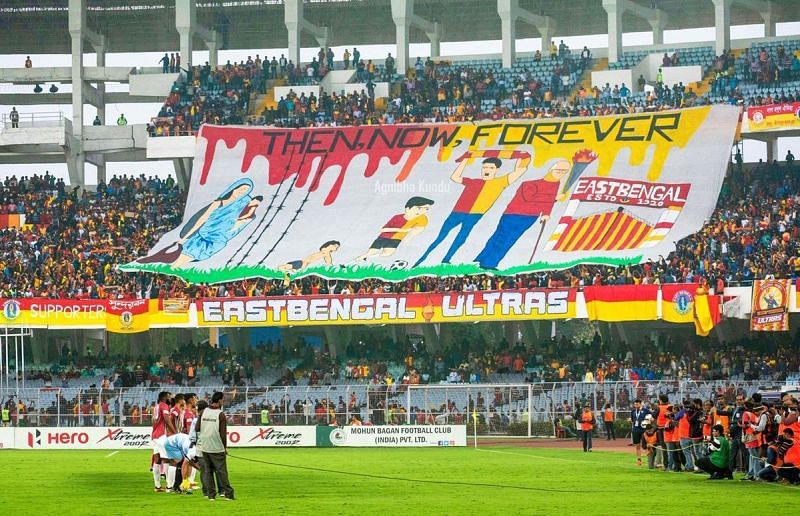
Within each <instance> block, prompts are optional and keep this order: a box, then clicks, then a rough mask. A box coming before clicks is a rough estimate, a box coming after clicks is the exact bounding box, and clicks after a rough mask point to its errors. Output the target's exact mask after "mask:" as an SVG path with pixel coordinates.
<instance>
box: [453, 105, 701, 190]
mask: <svg viewBox="0 0 800 516" xmlns="http://www.w3.org/2000/svg"><path fill="white" fill-rule="evenodd" d="M710 111H711V106H704V107H699V108H691V109H683V110H680V111H661V112H657V113H636V114H630V115H616V116H606V117H595V118H565V119H535V120H503V121H501V122H497V123H495V124H477V125H466V124H465V125H461V126H459V131H458V136H457V138H456V139H455V140H453V142H452V144H453V146H451V147H444V146H443V147H440V149H439V153H438V159H439V161H449V160H450V158H451V157H452V154H453V151H454V150H455V148H456V147H457V146H456V145H455V144H456V142H457V141H460V145H458V146H463V144H464V143H465V142H466V143H468V144H469V145H468V148H467V150H469V151H478V150H485V149H499V148H501V149H503V150H521V151H527V152H531V153H532V154H533V165H534V167H543V166H544V165H545V164H546V163H547V162H549V161H551V160H554V159H566V160H569V161H570V162H572V160H573V157H574V156H575V154H576V153H577V152H578V151H581V150H583V149H591V150H592V151H594V153H595V154H597V164H598V168H597V174H598V175H600V176H607V175H608V174H609V173H610V172H611V169H612V167H613V166H614V162H615V161H616V160H617V158H618V156H619V154H620V153H621V152H622V151H623V150H627V151H628V152H629V158H628V162H629V164H630V165H631V166H641V165H642V164H643V163H644V162H645V161H646V160H647V158H648V156H649V155H650V156H651V158H650V167H649V169H648V172H647V179H648V180H650V181H657V180H658V179H659V177H660V176H661V172H662V169H663V167H664V163H665V162H666V160H667V158H668V157H669V154H670V152H671V151H672V149H674V148H684V147H685V146H686V145H687V144H688V143H689V141H690V140H691V139H692V137H693V136H694V134H695V131H696V130H697V129H698V128H699V127H700V126H701V125H702V123H703V121H704V120H705V119H706V117H707V116H708V113H709V112H710ZM665 115H666V116H672V117H675V116H676V115H679V116H680V118H679V120H678V121H677V127H675V128H668V129H664V128H662V129H663V134H666V135H667V136H668V137H669V138H670V139H671V140H672V141H668V140H667V139H666V138H664V137H663V136H662V133H659V132H658V131H655V132H654V133H653V132H650V131H649V128H652V125H653V124H654V123H657V122H654V117H659V116H661V117H663V116H665ZM555 124H566V125H567V126H569V130H568V131H569V132H568V134H567V135H566V137H564V136H565V135H561V136H562V140H565V141H560V142H559V141H557V140H558V137H559V134H558V133H554V134H548V135H545V136H539V135H537V136H535V137H532V138H531V137H530V136H528V137H526V134H528V135H529V134H530V131H534V129H532V128H536V129H535V130H538V129H539V126H548V127H555ZM488 125H496V127H487V126H488ZM507 125H517V126H518V127H512V128H509V129H506V139H516V140H517V141H520V142H524V143H520V144H508V143H507V142H504V143H500V135H501V133H502V132H503V129H504V127H505V126H507ZM562 127H563V126H562ZM526 128H527V129H526ZM621 129H624V130H622V131H621ZM478 131H480V133H478ZM526 131H527V132H526ZM476 134H477V135H478V136H477V137H476ZM641 135H647V136H649V139H648V138H646V137H643V138H642V141H630V140H625V138H631V137H639V136H641ZM545 138H546V139H548V140H550V142H548V141H545ZM570 140H573V141H570ZM576 140H579V141H576ZM462 148H463V147H462ZM470 161H472V160H470Z"/></svg>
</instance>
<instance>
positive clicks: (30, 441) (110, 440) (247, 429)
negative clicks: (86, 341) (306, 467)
mask: <svg viewBox="0 0 800 516" xmlns="http://www.w3.org/2000/svg"><path fill="white" fill-rule="evenodd" d="M466 445H467V431H466V426H464V425H400V426H388V425H387V426H353V427H347V426H345V427H336V426H229V427H228V446H230V447H231V448H243V447H268V448H300V447H312V448H313V447H330V446H351V447H361V446H363V447H387V448H392V447H415V446H416V447H420V446H421V447H428V446H466ZM3 448H5V449H11V448H16V449H22V450H53V449H56V450H132V449H133V450H137V449H139V450H150V449H152V441H151V439H150V428H149V427H141V426H139V427H63V428H54V427H40V428H0V449H3Z"/></svg>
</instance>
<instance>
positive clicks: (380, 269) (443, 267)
mask: <svg viewBox="0 0 800 516" xmlns="http://www.w3.org/2000/svg"><path fill="white" fill-rule="evenodd" d="M641 259H642V256H641V255H640V256H634V257H631V258H609V257H607V256H596V257H588V258H581V259H579V260H572V261H565V262H559V263H552V262H534V263H531V264H524V265H515V266H513V267H508V268H507V269H502V270H498V271H494V272H493V273H494V274H495V275H498V276H513V275H516V274H526V273H530V272H537V271H543V270H546V271H549V270H553V269H569V268H570V267H574V266H575V265H578V264H581V263H589V264H597V265H608V266H612V267H619V266H624V265H628V264H631V263H639V262H640V261H641ZM118 268H119V270H121V271H124V272H136V271H143V272H155V273H159V274H168V275H171V276H177V277H178V278H181V279H183V280H185V281H188V282H190V283H220V282H223V281H238V280H242V279H248V278H264V279H283V278H284V276H285V275H286V273H284V272H282V271H279V270H277V269H273V268H271V267H267V266H266V265H264V266H250V265H241V266H238V267H230V268H224V269H211V268H208V267H172V266H171V265H167V264H141V263H136V262H131V263H127V264H124V265H120V266H119V267H118ZM484 272H486V271H484V270H483V269H481V268H480V267H479V266H478V265H477V264H473V263H464V264H453V265H450V264H445V263H441V264H437V265H423V266H420V267H414V268H413V269H389V268H387V267H385V266H383V265H380V264H375V263H369V264H366V265H348V266H341V265H320V266H314V267H308V268H307V269H303V270H301V271H298V272H295V273H293V274H291V278H292V279H302V278H305V277H309V276H319V277H320V278H326V279H329V280H343V281H360V280H364V279H368V278H377V279H380V280H383V281H405V280H407V279H411V278H416V277H420V276H440V277H441V276H467V275H474V274H482V273H484Z"/></svg>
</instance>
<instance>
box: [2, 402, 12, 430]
mask: <svg viewBox="0 0 800 516" xmlns="http://www.w3.org/2000/svg"><path fill="white" fill-rule="evenodd" d="M10 424H11V411H10V410H8V406H4V407H3V426H9V425H10Z"/></svg>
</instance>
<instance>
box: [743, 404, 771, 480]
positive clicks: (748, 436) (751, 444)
mask: <svg viewBox="0 0 800 516" xmlns="http://www.w3.org/2000/svg"><path fill="white" fill-rule="evenodd" d="M744 407H745V412H744V415H743V416H742V431H743V436H742V440H743V441H744V446H745V448H746V449H747V453H748V455H749V459H750V460H749V467H748V468H747V475H746V476H745V477H744V478H746V479H747V480H757V478H756V475H758V472H759V470H760V469H761V434H762V433H763V432H764V430H765V429H766V427H767V420H768V418H767V414H766V411H765V407H764V406H763V405H758V406H756V405H755V403H753V402H752V401H747V402H745V404H744Z"/></svg>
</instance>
